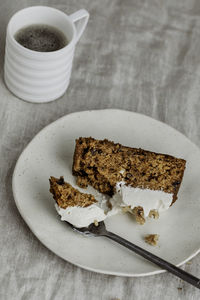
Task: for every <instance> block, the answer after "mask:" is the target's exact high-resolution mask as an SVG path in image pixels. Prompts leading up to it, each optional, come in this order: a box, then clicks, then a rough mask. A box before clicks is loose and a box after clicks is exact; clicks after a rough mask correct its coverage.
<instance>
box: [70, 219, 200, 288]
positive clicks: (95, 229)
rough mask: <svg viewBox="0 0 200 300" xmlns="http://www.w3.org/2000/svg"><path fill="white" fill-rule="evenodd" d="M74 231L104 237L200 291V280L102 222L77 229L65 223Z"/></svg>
mask: <svg viewBox="0 0 200 300" xmlns="http://www.w3.org/2000/svg"><path fill="white" fill-rule="evenodd" d="M66 223H67V224H68V225H69V226H70V227H71V228H72V229H73V230H74V231H76V232H79V233H81V234H84V235H86V236H104V237H107V238H109V239H111V240H113V241H115V242H117V243H119V244H121V245H122V246H124V247H126V248H128V249H130V250H132V251H134V252H135V253H137V254H139V255H141V256H142V257H144V258H145V259H147V260H149V261H151V262H152V263H154V264H156V265H158V266H159V267H161V268H163V269H165V270H167V271H168V272H170V273H172V274H174V275H176V276H177V277H179V278H181V279H182V280H184V281H186V282H188V283H190V284H192V285H193V286H195V287H197V288H199V289H200V279H199V278H197V277H195V276H193V275H191V274H189V273H187V272H185V271H183V270H182V269H180V268H178V267H176V266H175V265H173V264H171V263H169V262H167V261H166V260H164V259H162V258H160V257H158V256H156V255H154V254H152V253H150V252H149V251H147V250H144V249H142V248H141V247H138V246H136V245H134V244H132V243H131V242H129V241H127V240H125V239H123V238H122V237H120V236H118V235H116V234H115V233H113V232H110V231H107V230H106V226H105V224H104V222H99V224H98V226H96V225H95V224H91V225H89V226H88V227H82V228H77V227H75V226H73V225H72V224H70V223H69V222H66Z"/></svg>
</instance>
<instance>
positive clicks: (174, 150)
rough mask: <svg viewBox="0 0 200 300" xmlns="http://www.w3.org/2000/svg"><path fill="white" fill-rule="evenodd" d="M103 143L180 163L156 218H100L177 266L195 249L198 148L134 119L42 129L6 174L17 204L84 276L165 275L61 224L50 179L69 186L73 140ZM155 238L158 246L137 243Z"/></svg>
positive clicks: (81, 118)
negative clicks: (169, 197) (175, 186)
mask: <svg viewBox="0 0 200 300" xmlns="http://www.w3.org/2000/svg"><path fill="white" fill-rule="evenodd" d="M80 136H83V137H89V136H92V137H94V138H97V139H104V138H108V139H110V140H113V141H115V142H119V143H121V144H123V145H127V146H132V147H141V148H144V149H147V150H151V151H155V152H163V153H167V154H171V155H175V156H177V157H181V158H184V159H186V160H187V167H186V171H185V175H184V179H183V182H182V186H181V189H180V191H179V195H178V196H179V199H178V201H177V202H176V203H175V204H174V205H173V206H172V207H171V208H170V209H169V210H168V211H167V212H165V213H163V214H162V215H161V217H160V219H159V220H149V221H148V222H147V223H146V224H145V225H144V226H141V225H138V224H136V223H135V221H134V220H133V219H132V218H131V217H130V216H129V215H128V214H127V215H118V216H113V217H111V218H110V219H107V220H106V225H107V228H108V229H109V230H110V231H113V232H115V233H117V234H119V235H121V236H122V237H124V238H126V239H128V240H129V241H131V242H133V243H135V244H137V245H139V246H141V247H143V248H145V249H148V250H149V251H151V252H153V253H154V254H156V255H158V256H160V257H162V258H164V259H166V260H168V261H170V262H171V263H173V264H175V265H181V264H183V263H184V262H186V261H188V260H189V259H191V258H192V257H194V256H195V255H196V254H197V253H198V252H199V250H200V249H199V248H200V222H199V216H200V184H199V178H200V167H199V166H200V150H199V149H198V148H197V147H196V146H195V145H194V144H193V143H192V142H191V141H189V140H188V139H187V138H186V137H185V136H183V135H182V134H181V133H179V132H177V131H176V130H174V129H173V128H171V127H169V126H167V125H166V124H163V123H161V122H158V121H156V120H154V119H152V118H149V117H146V116H144V115H141V114H137V113H133V112H128V111H122V110H96V111H85V112H78V113H73V114H69V115H67V116H65V117H63V118H61V119H59V120H57V121H56V122H54V123H52V124H50V125H49V126H47V127H45V128H44V129H43V130H42V131H41V132H40V133H39V134H37V135H36V137H35V138H34V139H33V140H32V141H31V142H30V143H29V145H28V146H27V147H26V149H25V150H24V151H23V153H22V154H21V156H20V158H19V160H18V162H17V164H16V167H15V171H14V175H13V194H14V198H15V202H16V205H17V207H18V209H19V211H20V213H21V215H22V217H23V218H24V220H25V221H26V223H27V224H28V226H29V227H30V229H31V230H32V231H33V233H34V234H35V235H36V236H37V238H38V239H39V240H40V241H41V242H42V243H43V244H44V245H45V246H46V247H48V248H49V249H50V250H51V251H53V252H54V253H56V254H57V255H58V256H60V257H62V258H63V259H65V260H67V261H69V262H71V263H73V264H75V265H77V266H80V267H82V268H84V269H87V270H92V271H95V272H99V273H105V274H113V275H121V276H144V275H152V274H157V273H161V272H164V270H161V269H159V268H158V267H157V266H155V265H153V264H151V263H149V262H147V261H146V260H144V259H143V258H141V257H139V256H138V255H136V254H134V253H133V252H131V251H129V250H128V249H126V248H124V247H122V246H120V245H118V244H115V243H114V242H112V241H110V240H106V238H100V237H98V238H94V237H93V238H88V237H85V236H82V235H79V234H78V233H75V232H73V231H72V230H71V229H70V228H68V226H67V225H66V224H65V223H64V222H62V221H60V219H59V217H58V215H57V213H56V211H55V209H54V200H53V199H52V196H51V194H50V193H49V183H48V178H49V177H50V175H53V176H56V177H58V176H60V175H64V177H65V179H66V180H67V181H69V182H70V183H72V184H73V185H75V178H74V177H73V176H72V172H71V169H72V159H73V152H74V146H75V139H76V138H78V137H80ZM149 233H158V234H159V235H160V239H159V245H158V246H157V247H152V246H149V245H147V244H146V243H145V242H144V240H143V237H144V235H146V234H149Z"/></svg>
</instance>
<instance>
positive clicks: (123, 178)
mask: <svg viewBox="0 0 200 300" xmlns="http://www.w3.org/2000/svg"><path fill="white" fill-rule="evenodd" d="M185 164H186V161H185V160H184V159H180V158H176V157H173V156H170V155H167V154H160V153H155V152H151V151H146V150H143V149H137V148H130V147H126V146H122V145H121V144H119V143H117V144H116V143H114V142H112V141H108V140H106V139H105V140H96V139H94V138H91V137H89V138H87V137H86V138H83V137H80V138H79V139H77V140H76V146H75V152H74V159H73V167H72V172H73V175H75V176H77V184H78V185H79V186H80V187H82V188H84V187H85V188H86V187H87V186H88V185H91V186H93V187H94V188H95V189H97V190H98V191H99V192H101V193H104V194H107V195H109V196H112V200H111V201H110V202H111V204H112V205H113V206H114V205H116V204H118V205H120V207H121V208H125V207H126V208H127V210H128V211H129V212H132V213H133V214H134V215H135V216H136V220H137V222H138V223H140V224H144V222H145V218H146V217H148V216H149V217H154V218H158V216H159V213H160V212H162V211H165V210H167V209H168V208H169V207H170V206H171V205H172V204H173V203H174V202H175V201H176V199H177V194H178V191H179V188H180V185H181V182H182V178H183V174H184V170H185ZM138 211H139V213H138Z"/></svg>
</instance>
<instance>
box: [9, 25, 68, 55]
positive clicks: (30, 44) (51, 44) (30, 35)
mask: <svg viewBox="0 0 200 300" xmlns="http://www.w3.org/2000/svg"><path fill="white" fill-rule="evenodd" d="M15 39H16V41H17V42H18V43H19V44H20V45H22V46H23V47H25V48H28V49H30V50H33V51H39V52H52V51H56V50H59V49H62V48H63V47H65V46H66V45H67V44H68V40H67V38H66V36H65V35H64V34H63V33H62V32H61V31H60V30H58V29H57V28H55V27H53V26H49V25H45V24H37V25H30V26H27V27H24V28H22V29H20V30H18V31H17V32H16V34H15Z"/></svg>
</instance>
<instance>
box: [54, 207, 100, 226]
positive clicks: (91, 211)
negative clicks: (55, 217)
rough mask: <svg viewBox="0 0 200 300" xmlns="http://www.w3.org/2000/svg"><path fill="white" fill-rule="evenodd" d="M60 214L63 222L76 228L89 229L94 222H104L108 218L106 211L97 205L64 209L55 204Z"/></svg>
mask: <svg viewBox="0 0 200 300" xmlns="http://www.w3.org/2000/svg"><path fill="white" fill-rule="evenodd" d="M55 208H56V210H57V212H58V214H59V215H60V216H61V220H62V221H67V222H69V223H71V224H72V225H74V226H76V227H79V228H80V227H87V226H89V225H90V224H91V223H93V222H94V221H98V222H100V221H103V220H105V218H106V214H105V213H104V210H103V209H102V208H100V207H99V206H98V205H97V204H92V205H89V206H87V207H80V206H70V207H67V208H65V209H64V208H62V207H60V206H58V204H57V203H56V204H55Z"/></svg>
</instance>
